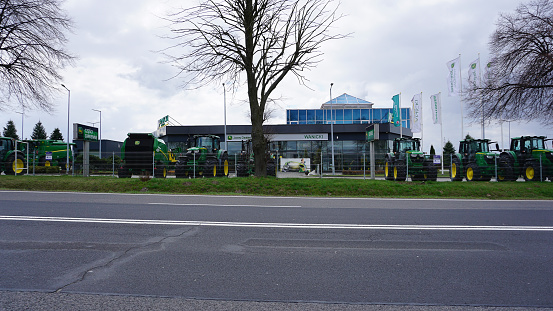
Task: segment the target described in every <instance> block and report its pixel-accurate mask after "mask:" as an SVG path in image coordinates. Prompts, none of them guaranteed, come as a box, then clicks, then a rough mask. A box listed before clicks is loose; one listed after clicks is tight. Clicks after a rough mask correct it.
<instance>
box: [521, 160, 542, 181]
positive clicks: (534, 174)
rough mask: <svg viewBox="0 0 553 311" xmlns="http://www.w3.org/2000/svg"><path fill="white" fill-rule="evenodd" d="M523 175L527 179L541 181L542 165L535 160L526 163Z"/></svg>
mask: <svg viewBox="0 0 553 311" xmlns="http://www.w3.org/2000/svg"><path fill="white" fill-rule="evenodd" d="M522 177H524V180H525V181H539V180H540V165H539V164H538V163H537V162H534V161H528V162H526V163H524V166H523V168H522Z"/></svg>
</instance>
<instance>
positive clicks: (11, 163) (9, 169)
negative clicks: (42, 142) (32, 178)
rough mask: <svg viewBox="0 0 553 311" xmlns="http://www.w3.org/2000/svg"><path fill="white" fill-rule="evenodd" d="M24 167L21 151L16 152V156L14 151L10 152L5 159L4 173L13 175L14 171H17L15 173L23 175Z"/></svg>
mask: <svg viewBox="0 0 553 311" xmlns="http://www.w3.org/2000/svg"><path fill="white" fill-rule="evenodd" d="M16 166H17V167H16ZM20 167H21V168H20ZM24 168H25V158H23V155H22V154H21V152H18V153H17V158H16V157H15V153H12V154H10V155H9V156H8V158H7V159H6V162H5V170H4V173H6V175H15V171H17V175H25V170H24Z"/></svg>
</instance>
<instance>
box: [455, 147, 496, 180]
mask: <svg viewBox="0 0 553 311" xmlns="http://www.w3.org/2000/svg"><path fill="white" fill-rule="evenodd" d="M496 157H497V153H494V152H491V151H490V140H489V139H472V138H467V139H465V140H462V141H460V142H459V152H458V153H456V154H453V155H452V159H451V169H450V170H449V172H450V174H449V175H450V177H451V180H452V181H462V180H463V178H466V180H467V181H490V180H491V179H492V177H493V176H495V173H496V169H495V165H496Z"/></svg>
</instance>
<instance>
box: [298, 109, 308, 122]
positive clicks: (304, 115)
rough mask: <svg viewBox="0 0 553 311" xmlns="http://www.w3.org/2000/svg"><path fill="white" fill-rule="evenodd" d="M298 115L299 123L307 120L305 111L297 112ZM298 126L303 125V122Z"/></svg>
mask: <svg viewBox="0 0 553 311" xmlns="http://www.w3.org/2000/svg"><path fill="white" fill-rule="evenodd" d="M298 115H299V120H300V121H306V120H307V118H306V113H305V110H298ZM300 124H305V122H304V123H300Z"/></svg>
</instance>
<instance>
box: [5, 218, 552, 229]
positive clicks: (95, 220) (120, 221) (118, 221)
mask: <svg viewBox="0 0 553 311" xmlns="http://www.w3.org/2000/svg"><path fill="white" fill-rule="evenodd" d="M0 220H5V221H42V222H73V223H108V224H134V225H136V224H138V225H173V226H207V227H248V228H286V229H355V230H440V231H547V232H553V227H547V226H543V227H542V226H455V225H361V224H301V223H255V222H217V221H201V220H198V221H179V220H146V219H109V218H72V217H37V216H0Z"/></svg>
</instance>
